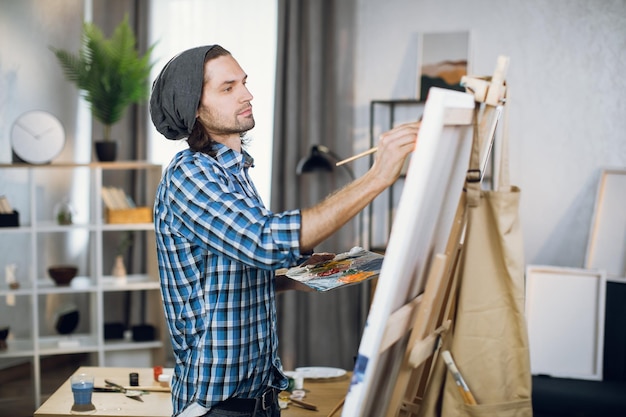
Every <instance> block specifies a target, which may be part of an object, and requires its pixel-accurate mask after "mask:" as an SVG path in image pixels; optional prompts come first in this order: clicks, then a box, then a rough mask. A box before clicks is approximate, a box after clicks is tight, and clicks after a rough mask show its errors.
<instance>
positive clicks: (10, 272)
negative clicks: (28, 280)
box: [4, 264, 20, 290]
mask: <svg viewBox="0 0 626 417" xmlns="http://www.w3.org/2000/svg"><path fill="white" fill-rule="evenodd" d="M16 270H17V265H15V264H8V265H7V266H5V267H4V275H5V279H6V282H7V284H8V285H9V288H11V289H12V290H17V289H18V288H20V283H19V281H18V280H17V278H16V277H15V271H16Z"/></svg>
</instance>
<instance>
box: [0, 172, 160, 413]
mask: <svg viewBox="0 0 626 417" xmlns="http://www.w3.org/2000/svg"><path fill="white" fill-rule="evenodd" d="M161 174H162V169H161V166H160V165H157V164H152V163H148V162H145V161H119V162H94V163H85V164H73V163H52V164H46V165H30V164H0V176H1V177H2V185H3V189H2V194H5V195H6V196H7V197H8V198H9V201H10V202H11V205H12V206H13V208H14V209H15V210H16V211H18V212H19V222H20V226H18V227H0V326H2V327H4V326H8V327H10V329H11V331H10V334H9V337H8V340H7V349H5V350H1V351H0V359H2V360H3V363H12V362H16V361H18V360H19V361H24V360H28V361H30V362H32V363H33V376H32V378H33V382H34V384H33V385H34V389H33V397H34V402H35V404H40V403H41V399H42V392H41V391H42V387H41V374H40V373H41V366H40V365H41V360H42V358H43V357H44V356H55V355H64V354H75V353H89V355H88V356H89V361H90V362H92V364H93V365H97V366H107V365H108V364H109V363H110V362H111V361H113V362H115V361H119V360H120V358H122V359H125V360H127V361H133V363H135V362H134V361H137V360H138V361H140V362H142V361H143V362H151V363H163V362H164V360H165V349H164V348H163V347H164V339H165V338H167V329H166V325H165V317H164V314H163V305H162V302H161V296H160V292H159V291H160V283H159V279H158V263H157V259H156V248H155V244H156V242H155V239H154V225H153V223H151V222H149V223H121V224H117V223H115V224H108V223H106V219H108V217H107V216H105V214H106V211H105V208H104V204H103V201H102V189H103V187H105V186H116V187H121V188H123V189H124V191H125V192H127V194H128V195H132V197H133V198H134V199H135V200H136V201H137V202H138V203H141V204H142V205H144V206H150V205H151V204H152V202H153V201H154V196H155V194H156V188H157V185H158V183H159V181H160V179H161ZM66 199H67V200H69V203H70V205H71V206H72V207H73V208H75V209H76V216H73V218H72V220H73V221H74V223H73V224H69V225H61V224H58V222H57V221H56V217H55V215H54V212H55V211H56V209H55V207H57V204H59V202H60V201H64V200H66ZM117 215H118V219H113V220H114V221H122V222H123V221H142V220H149V217H148V216H146V217H144V218H136V219H135V218H132V217H130V215H126V214H125V213H121V214H120V213H117ZM120 216H121V217H120ZM124 232H137V234H138V235H139V236H137V237H138V238H137V239H135V241H134V244H135V245H137V246H135V247H133V248H131V249H129V250H127V253H125V256H127V257H130V256H133V258H130V259H131V262H129V263H128V265H130V267H131V269H129V272H133V274H130V275H128V276H127V277H126V278H125V280H124V281H123V282H120V281H119V280H118V279H117V278H115V277H113V276H111V275H108V274H105V273H103V271H106V270H108V271H110V269H109V268H110V262H111V260H112V258H113V259H114V258H115V256H117V252H118V249H119V241H118V236H116V234H119V235H122V234H124ZM11 264H13V265H15V267H16V268H15V279H16V280H17V282H18V283H19V285H20V286H19V288H17V289H11V288H10V287H9V285H8V284H7V283H6V282H5V279H4V274H3V272H4V271H3V270H2V269H3V268H5V267H7V266H8V265H11ZM54 264H59V265H61V264H69V265H76V266H78V268H79V269H78V274H79V275H78V276H77V277H76V278H74V280H73V281H72V283H73V284H75V286H74V287H73V286H72V285H71V284H70V285H67V286H57V285H56V283H55V282H54V281H53V280H52V279H51V278H50V277H49V276H48V273H47V270H48V267H49V266H51V265H54ZM78 279H81V280H82V281H83V282H78V281H77V280H78ZM76 284H83V286H78V285H76ZM133 293H134V294H133ZM135 299H137V300H138V301H139V302H135V303H134V304H133V303H132V302H130V301H133V300H135ZM129 300H130V301H129ZM70 305H71V307H74V308H76V309H78V311H79V312H80V318H81V322H80V323H79V326H78V328H77V330H76V332H78V333H73V334H71V335H66V336H61V335H57V333H56V332H55V331H54V330H52V329H50V328H49V327H50V325H51V323H50V321H51V319H53V316H52V315H53V314H55V312H58V311H63V309H65V308H68V307H69V306H70ZM129 306H130V307H129ZM127 307H128V308H127ZM111 317H115V319H116V320H119V321H121V322H132V320H131V318H132V317H149V318H150V321H151V323H150V324H151V325H152V326H154V327H155V331H156V334H157V335H159V340H153V341H147V342H135V341H132V340H130V339H125V340H119V341H117V340H114V341H111V340H105V339H104V328H105V323H106V322H107V320H109V318H111ZM120 318H121V319H120ZM51 335H52V336H51ZM15 336H17V337H21V338H17V339H14V337H15ZM29 336H30V337H29ZM111 352H113V353H111ZM115 352H120V353H119V354H117V353H115ZM13 358H17V359H13ZM6 359H10V360H6Z"/></svg>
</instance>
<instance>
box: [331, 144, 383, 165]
mask: <svg viewBox="0 0 626 417" xmlns="http://www.w3.org/2000/svg"><path fill="white" fill-rule="evenodd" d="M377 150H378V147H377V146H374V147H373V148H371V149H368V150H367V151H364V152H361V153H359V154H356V155H354V156H351V157H350V158H346V159H344V160H341V161H339V162H337V163H336V164H335V166H340V165H343V164H347V163H348V162H352V161H354V160H355V159H359V158H362V157H364V156H367V155H370V154H373V153H374V152H376V151H377Z"/></svg>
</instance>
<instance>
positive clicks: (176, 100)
mask: <svg viewBox="0 0 626 417" xmlns="http://www.w3.org/2000/svg"><path fill="white" fill-rule="evenodd" d="M213 46H215V45H207V46H199V47H197V48H192V49H188V50H186V51H184V52H181V53H180V54H178V55H176V56H175V57H174V58H172V59H171V60H170V62H168V63H167V65H165V67H164V68H163V70H161V73H160V74H159V76H158V77H157V79H156V80H154V83H153V84H152V95H151V96H150V117H151V118H152V123H154V127H156V129H157V130H158V131H159V132H160V133H161V134H163V136H165V137H166V138H168V139H182V138H185V137H188V136H189V134H190V133H191V130H192V129H193V125H194V124H195V122H196V113H197V111H198V105H199V103H200V98H201V96H202V86H203V83H204V58H205V56H206V54H207V52H209V50H211V48H213Z"/></svg>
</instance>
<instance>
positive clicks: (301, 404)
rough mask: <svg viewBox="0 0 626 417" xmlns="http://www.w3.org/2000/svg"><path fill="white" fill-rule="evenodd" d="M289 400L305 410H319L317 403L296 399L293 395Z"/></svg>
mask: <svg viewBox="0 0 626 417" xmlns="http://www.w3.org/2000/svg"><path fill="white" fill-rule="evenodd" d="M289 401H291V402H292V403H293V404H294V405H297V406H298V407H302V408H304V409H305V410H312V411H317V406H316V405H315V404H311V403H306V402H304V401H300V400H296V399H294V398H291V397H290V398H289Z"/></svg>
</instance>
